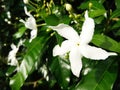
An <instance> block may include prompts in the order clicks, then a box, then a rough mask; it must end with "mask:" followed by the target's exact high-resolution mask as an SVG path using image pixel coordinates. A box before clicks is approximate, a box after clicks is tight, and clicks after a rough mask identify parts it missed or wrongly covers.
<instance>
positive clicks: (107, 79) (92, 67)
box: [73, 58, 118, 90]
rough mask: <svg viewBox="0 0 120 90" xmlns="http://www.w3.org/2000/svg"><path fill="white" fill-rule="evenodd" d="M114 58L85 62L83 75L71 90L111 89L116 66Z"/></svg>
mask: <svg viewBox="0 0 120 90" xmlns="http://www.w3.org/2000/svg"><path fill="white" fill-rule="evenodd" d="M114 60H116V59H115V58H108V59H107V60H105V61H96V62H95V61H90V62H89V63H88V62H87V67H86V68H85V69H83V71H84V72H83V73H84V74H83V77H82V79H81V81H80V82H79V83H78V84H77V85H76V87H75V88H74V89H73V90H112V88H113V84H114V82H115V80H116V77H117V68H118V65H117V63H115V62H114Z"/></svg>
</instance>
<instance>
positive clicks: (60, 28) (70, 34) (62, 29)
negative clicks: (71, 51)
mask: <svg viewBox="0 0 120 90" xmlns="http://www.w3.org/2000/svg"><path fill="white" fill-rule="evenodd" d="M50 28H52V29H53V30H55V31H57V32H58V34H60V35H61V36H62V37H64V38H66V39H69V40H74V41H78V40H79V35H78V33H77V32H76V31H75V30H74V29H73V28H72V27H70V26H69V25H66V24H59V25H57V26H50Z"/></svg>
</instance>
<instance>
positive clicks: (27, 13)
mask: <svg viewBox="0 0 120 90" xmlns="http://www.w3.org/2000/svg"><path fill="white" fill-rule="evenodd" d="M24 10H25V14H26V15H28V16H31V14H30V13H29V12H28V11H27V7H24Z"/></svg>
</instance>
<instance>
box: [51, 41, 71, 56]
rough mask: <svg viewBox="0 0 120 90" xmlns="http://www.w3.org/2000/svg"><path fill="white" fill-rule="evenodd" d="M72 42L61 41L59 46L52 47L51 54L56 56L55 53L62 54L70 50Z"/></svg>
mask: <svg viewBox="0 0 120 90" xmlns="http://www.w3.org/2000/svg"><path fill="white" fill-rule="evenodd" d="M72 46H73V45H72V42H70V41H69V40H65V41H63V42H62V44H61V46H59V45H56V46H55V47H54V48H53V56H57V55H64V54H66V53H67V52H69V51H70V49H71V47H72Z"/></svg>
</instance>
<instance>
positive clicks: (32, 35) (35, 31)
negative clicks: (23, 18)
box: [30, 30, 37, 42]
mask: <svg viewBox="0 0 120 90" xmlns="http://www.w3.org/2000/svg"><path fill="white" fill-rule="evenodd" d="M30 34H31V36H30V42H31V41H32V40H33V39H34V38H36V36H37V30H32V31H31V33H30Z"/></svg>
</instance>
